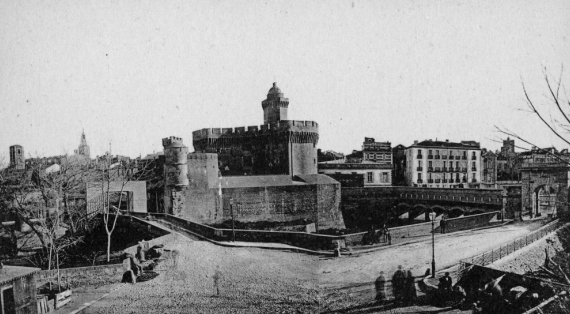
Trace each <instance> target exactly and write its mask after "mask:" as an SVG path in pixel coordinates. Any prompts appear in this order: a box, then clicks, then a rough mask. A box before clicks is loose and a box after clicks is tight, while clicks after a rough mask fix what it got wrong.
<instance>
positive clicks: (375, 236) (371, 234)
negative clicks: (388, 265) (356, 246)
mask: <svg viewBox="0 0 570 314" xmlns="http://www.w3.org/2000/svg"><path fill="white" fill-rule="evenodd" d="M382 238H384V242H385V243H388V245H390V244H392V235H390V229H388V228H387V227H386V226H384V227H383V228H382V229H380V230H376V229H375V228H374V226H371V228H370V230H368V232H367V233H366V234H365V235H364V237H362V244H363V245H372V244H377V243H380V242H381V241H380V240H381V239H382Z"/></svg>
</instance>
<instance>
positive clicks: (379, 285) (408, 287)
mask: <svg viewBox="0 0 570 314" xmlns="http://www.w3.org/2000/svg"><path fill="white" fill-rule="evenodd" d="M392 293H393V294H394V299H395V301H396V303H399V304H411V303H413V302H415V300H416V298H417V292H416V285H415V277H414V275H413V274H412V271H411V270H408V271H405V270H404V269H403V267H402V265H400V266H398V270H396V272H395V273H394V275H393V276H392ZM376 301H377V302H384V301H386V277H385V276H384V272H380V276H378V278H377V279H376Z"/></svg>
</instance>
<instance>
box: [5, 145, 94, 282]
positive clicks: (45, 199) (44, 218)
mask: <svg viewBox="0 0 570 314" xmlns="http://www.w3.org/2000/svg"><path fill="white" fill-rule="evenodd" d="M30 160H31V161H32V162H31V163H30V164H29V165H28V166H27V168H26V169H25V170H16V169H10V168H8V169H4V170H3V171H2V175H0V195H1V197H0V198H1V201H2V202H1V203H2V204H3V206H1V209H2V211H3V212H4V214H5V215H8V216H11V217H13V218H14V219H15V220H16V221H18V225H19V226H20V228H21V227H23V226H25V227H29V228H30V230H31V231H32V233H31V235H34V236H30V234H27V235H26V234H25V233H21V236H22V238H21V240H24V241H23V243H22V245H21V246H20V247H19V248H18V247H16V249H17V250H26V249H27V248H26V247H25V246H26V245H27V244H29V243H31V242H34V241H37V242H39V246H40V247H41V248H42V250H41V251H40V253H39V254H35V260H36V264H38V266H41V267H44V266H45V264H47V268H48V269H52V268H56V269H58V274H59V266H60V265H61V255H62V253H64V252H65V251H66V250H67V249H68V248H70V247H72V246H74V245H76V244H78V243H79V242H81V241H82V238H83V236H81V235H80V234H78V233H77V228H78V226H81V225H83V224H85V222H84V221H85V220H86V213H85V205H84V204H82V202H80V201H77V200H78V199H80V198H81V197H79V195H81V192H82V191H81V190H82V188H83V187H84V182H85V177H86V174H87V173H88V170H89V162H88V160H83V161H81V160H77V159H71V158H68V157H67V156H62V157H61V158H60V160H59V163H54V164H52V165H48V164H46V163H45V159H40V158H35V159H30ZM74 195H75V196H74ZM16 227H17V226H16ZM64 235H65V236H64ZM26 240H27V241H26ZM34 246H37V244H36V245H34ZM32 249H33V248H32ZM46 259H47V260H46ZM58 283H59V275H58Z"/></svg>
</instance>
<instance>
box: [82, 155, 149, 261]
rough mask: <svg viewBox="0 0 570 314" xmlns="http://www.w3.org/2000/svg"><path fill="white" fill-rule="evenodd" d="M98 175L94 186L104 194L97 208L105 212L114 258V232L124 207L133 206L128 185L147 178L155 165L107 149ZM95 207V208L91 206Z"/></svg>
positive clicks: (108, 258)
mask: <svg viewBox="0 0 570 314" xmlns="http://www.w3.org/2000/svg"><path fill="white" fill-rule="evenodd" d="M96 163H97V168H98V173H99V175H98V178H97V179H96V180H95V182H93V183H92V184H91V185H90V186H91V187H96V188H97V189H98V191H99V192H100V194H99V195H98V196H97V197H96V198H98V199H99V201H98V207H99V208H97V211H99V210H100V211H101V214H102V215H103V224H104V225H105V232H106V234H107V262H110V260H111V243H112V234H113V232H114V231H115V228H116V226H117V221H118V218H119V215H120V214H121V211H128V210H129V208H128V207H127V208H126V210H125V209H123V207H125V206H132V202H131V201H132V200H131V199H130V197H129V195H130V194H129V193H128V191H127V187H128V186H129V184H130V183H131V182H133V181H138V180H140V179H143V178H145V177H146V176H147V175H148V173H149V172H150V168H151V165H150V164H148V163H145V164H140V163H137V162H135V161H133V160H130V159H128V158H120V157H118V156H117V157H113V156H112V155H111V153H107V154H106V155H105V156H102V157H101V158H100V159H99V160H97V161H96ZM90 211H91V210H90Z"/></svg>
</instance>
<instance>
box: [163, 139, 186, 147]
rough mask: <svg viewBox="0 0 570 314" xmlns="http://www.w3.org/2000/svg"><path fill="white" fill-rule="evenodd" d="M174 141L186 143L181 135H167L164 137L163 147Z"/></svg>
mask: <svg viewBox="0 0 570 314" xmlns="http://www.w3.org/2000/svg"><path fill="white" fill-rule="evenodd" d="M173 143H180V144H184V143H183V141H182V138H181V137H176V136H169V137H165V138H163V139H162V146H163V147H166V146H170V145H172V144H173Z"/></svg>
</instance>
